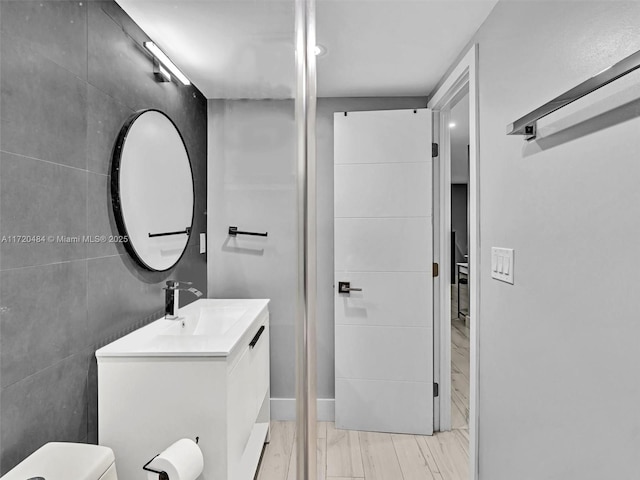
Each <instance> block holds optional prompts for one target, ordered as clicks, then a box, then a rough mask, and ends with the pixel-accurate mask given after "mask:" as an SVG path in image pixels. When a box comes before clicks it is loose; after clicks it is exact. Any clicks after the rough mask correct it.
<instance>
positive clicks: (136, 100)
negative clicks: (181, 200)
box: [0, 0, 207, 475]
mask: <svg viewBox="0 0 640 480" xmlns="http://www.w3.org/2000/svg"><path fill="white" fill-rule="evenodd" d="M146 39H147V38H146V36H145V34H144V33H143V32H142V31H141V30H140V29H139V28H138V27H137V26H136V25H135V23H133V22H132V21H131V19H129V18H128V17H127V16H126V14H124V12H123V11H122V10H121V9H120V7H118V5H117V4H115V2H100V1H89V2H86V1H84V2H82V1H75V2H71V1H62V0H55V1H54V0H38V1H29V0H16V1H6V0H3V1H1V2H0V237H2V236H12V235H70V236H71V235H83V234H89V235H100V234H106V235H109V234H116V233H117V229H116V226H115V222H114V219H113V214H112V210H111V198H110V191H109V176H108V175H109V172H110V163H111V150H112V148H113V144H114V141H115V139H116V136H117V133H118V131H119V129H120V127H121V126H122V124H123V122H124V121H125V120H126V119H127V117H128V116H129V115H130V114H132V113H133V112H134V111H135V110H138V109H143V108H158V109H160V110H163V111H165V112H166V113H167V114H168V115H169V116H170V117H171V118H172V119H173V120H174V121H175V122H176V124H177V125H178V128H179V129H180V131H181V133H182V134H183V136H184V138H185V142H186V143H187V149H188V151H189V155H190V157H191V162H192V168H193V171H194V177H195V185H196V202H195V203H196V217H195V222H194V234H193V236H192V240H191V242H190V245H189V247H188V251H187V253H186V254H185V256H184V257H183V258H182V260H181V262H180V264H179V265H178V266H177V267H176V268H175V269H173V270H172V271H170V272H168V273H164V274H163V273H152V272H146V271H143V270H142V269H141V268H140V267H139V266H138V265H137V264H136V263H135V262H134V261H133V260H132V259H130V258H129V256H128V255H127V254H126V252H125V250H124V248H122V246H121V245H116V244H56V243H37V244H36V243H28V244H15V243H7V242H4V243H0V448H1V454H0V475H2V474H4V473H6V472H7V471H8V470H9V469H11V468H12V467H13V466H14V465H16V464H17V463H18V462H20V461H21V460H22V459H23V458H25V457H26V456H27V455H29V454H30V453H31V452H33V451H34V450H35V449H37V448H38V447H40V446H41V445H43V444H44V443H46V442H49V441H54V440H59V441H79V442H96V441H97V431H96V426H97V413H96V412H97V400H96V399H97V369H96V362H95V356H94V353H95V350H96V349H97V348H99V347H100V346H102V345H104V344H106V343H108V342H110V341H113V340H115V339H116V338H119V337H121V336H122V335H124V334H126V333H128V332H130V331H132V330H134V329H135V328H139V327H140V326H142V325H144V324H145V323H148V322H149V321H151V320H154V319H155V318H158V316H159V315H160V314H161V312H162V310H163V292H162V290H161V288H162V285H163V283H164V281H165V280H166V279H167V278H181V279H185V280H192V281H194V282H195V286H196V287H197V288H199V289H200V290H202V291H203V292H206V288H207V286H206V281H207V277H206V275H207V272H206V257H205V256H204V255H201V254H199V253H198V234H199V233H200V232H204V231H205V230H206V217H205V208H206V169H207V164H206V154H207V152H206V149H207V143H206V142H207V140H206V138H207V131H206V129H207V125H206V122H207V117H206V116H207V105H206V100H205V98H204V97H203V96H202V94H201V93H200V92H199V91H198V90H197V89H196V88H194V87H181V86H178V85H176V84H175V83H162V84H160V83H157V82H155V81H154V78H153V73H152V63H151V60H150V59H149V57H147V56H146V54H145V53H144V50H143V48H141V45H142V42H143V41H144V40H146ZM182 300H183V301H185V303H186V302H189V301H191V299H189V298H188V296H186V295H184V296H182Z"/></svg>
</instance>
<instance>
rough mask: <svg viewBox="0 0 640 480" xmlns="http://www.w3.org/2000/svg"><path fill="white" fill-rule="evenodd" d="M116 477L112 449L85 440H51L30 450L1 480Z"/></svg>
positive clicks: (101, 479)
mask: <svg viewBox="0 0 640 480" xmlns="http://www.w3.org/2000/svg"><path fill="white" fill-rule="evenodd" d="M38 477H40V478H43V479H44V480H72V479H73V480H118V476H117V475H116V464H115V457H114V456H113V450H111V449H110V448H108V447H102V446H99V445H88V444H86V443H62V442H51V443H47V444H46V445H43V446H42V447H40V448H39V449H38V450H36V451H35V452H33V453H32V454H31V455H29V456H28V457H27V458H25V459H24V460H23V461H22V462H21V463H19V464H18V465H16V466H15V467H14V468H13V469H12V470H10V471H9V472H8V473H6V474H5V475H3V476H2V478H0V480H29V479H33V478H38Z"/></svg>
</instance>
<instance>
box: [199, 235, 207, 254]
mask: <svg viewBox="0 0 640 480" xmlns="http://www.w3.org/2000/svg"><path fill="white" fill-rule="evenodd" d="M206 252H207V234H206V233H201V234H200V253H206Z"/></svg>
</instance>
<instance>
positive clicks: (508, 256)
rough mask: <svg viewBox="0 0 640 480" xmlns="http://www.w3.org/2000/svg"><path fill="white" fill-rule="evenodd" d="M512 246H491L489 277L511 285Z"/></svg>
mask: <svg viewBox="0 0 640 480" xmlns="http://www.w3.org/2000/svg"><path fill="white" fill-rule="evenodd" d="M513 270H514V269H513V248H499V247H491V278H495V279H496V280H500V281H501V282H506V283H510V284H511V285H513Z"/></svg>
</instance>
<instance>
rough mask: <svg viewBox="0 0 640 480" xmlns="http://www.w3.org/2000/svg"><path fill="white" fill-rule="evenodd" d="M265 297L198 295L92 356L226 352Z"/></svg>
mask: <svg viewBox="0 0 640 480" xmlns="http://www.w3.org/2000/svg"><path fill="white" fill-rule="evenodd" d="M268 303H269V300H262V299H258V300H256V299H229V300H224V299H200V300H197V301H195V302H193V303H191V304H189V305H187V306H186V307H183V308H181V309H180V311H179V318H178V319H177V320H167V319H165V318H164V317H162V318H160V319H158V320H156V321H155V322H153V323H150V324H149V325H146V326H144V327H142V328H140V329H138V330H136V331H135V332H133V333H130V334H129V335H126V336H124V337H122V338H120V339H119V340H116V341H115V342H113V343H110V344H109V345H107V346H105V347H103V348H101V349H99V350H98V351H97V352H96V357H98V358H99V359H100V358H107V357H131V356H140V357H149V356H198V357H199V356H228V355H229V354H230V353H231V351H232V350H233V348H234V347H235V346H236V344H237V343H238V341H239V340H240V339H241V338H242V337H243V335H244V334H245V333H246V332H247V331H248V330H249V329H250V328H251V326H252V325H253V323H254V322H255V321H256V320H257V319H258V318H259V317H260V316H261V315H262V314H263V313H264V312H266V311H267V305H268Z"/></svg>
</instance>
